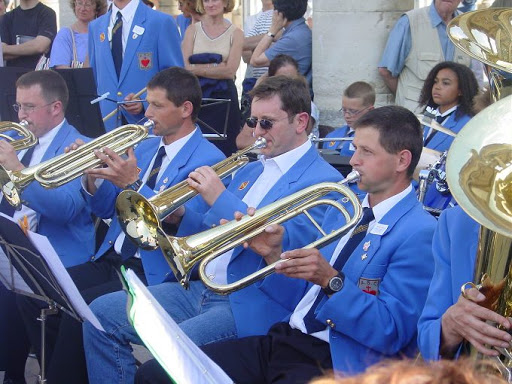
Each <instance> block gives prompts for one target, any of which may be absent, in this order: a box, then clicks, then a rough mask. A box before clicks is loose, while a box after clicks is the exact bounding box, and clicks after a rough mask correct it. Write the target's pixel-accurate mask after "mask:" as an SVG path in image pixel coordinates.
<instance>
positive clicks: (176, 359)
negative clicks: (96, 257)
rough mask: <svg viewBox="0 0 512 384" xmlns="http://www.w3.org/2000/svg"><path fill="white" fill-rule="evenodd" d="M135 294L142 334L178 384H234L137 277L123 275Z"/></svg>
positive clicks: (133, 315)
mask: <svg viewBox="0 0 512 384" xmlns="http://www.w3.org/2000/svg"><path fill="white" fill-rule="evenodd" d="M123 274H124V278H125V281H126V283H127V284H128V286H129V288H130V290H131V292H132V293H133V295H134V302H133V304H132V306H131V307H130V308H129V309H128V311H129V316H128V317H129V319H130V320H131V322H132V324H133V326H134V328H135V330H136V331H137V333H138V335H139V336H140V338H141V339H142V341H144V344H145V345H146V347H147V348H148V349H149V350H150V351H151V353H152V354H153V356H154V357H155V358H156V359H157V360H158V362H159V363H160V364H161V365H162V367H163V368H164V369H165V371H166V372H167V373H168V374H170V373H172V375H170V376H171V378H172V380H174V381H175V382H176V383H177V384H182V383H183V384H185V383H186V384H188V383H196V384H232V383H233V380H231V379H230V378H229V376H228V375H227V374H226V373H225V372H224V371H223V370H222V369H221V368H220V367H219V366H218V365H217V364H216V363H215V362H214V361H213V360H212V359H210V358H209V357H208V356H207V355H206V354H205V353H204V352H203V351H201V349H199V347H198V346H197V345H195V344H194V343H193V342H192V340H190V339H189V338H188V336H187V335H186V334H185V333H184V332H183V331H182V330H181V328H180V327H179V326H178V324H176V322H175V321H174V320H173V319H172V318H171V317H170V316H169V314H168V313H167V312H165V310H164V309H163V308H162V306H161V305H160V304H159V303H158V302H157V301H156V300H155V298H154V297H153V295H151V293H150V292H149V291H148V289H147V288H146V287H145V286H144V284H142V282H141V281H140V280H139V278H138V277H137V275H136V274H135V273H134V272H133V271H131V270H129V269H128V270H127V271H126V272H124V273H123Z"/></svg>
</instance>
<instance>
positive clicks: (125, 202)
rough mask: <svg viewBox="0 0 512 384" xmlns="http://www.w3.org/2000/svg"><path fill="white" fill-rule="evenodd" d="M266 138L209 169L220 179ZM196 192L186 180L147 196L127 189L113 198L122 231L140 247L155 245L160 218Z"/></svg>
mask: <svg viewBox="0 0 512 384" xmlns="http://www.w3.org/2000/svg"><path fill="white" fill-rule="evenodd" d="M266 145H267V141H266V140H265V138H263V137H259V138H258V139H257V140H256V141H255V142H254V144H252V145H250V146H248V147H246V148H244V149H242V150H240V151H238V152H236V153H234V154H233V155H231V156H230V157H228V158H227V159H224V160H222V161H221V162H219V163H217V164H215V165H214V166H213V167H212V168H213V170H214V171H215V172H216V173H217V175H218V176H219V177H220V178H221V179H223V178H225V177H227V176H229V175H231V174H232V173H234V172H235V171H236V170H238V169H240V168H241V167H243V166H244V165H245V164H247V163H248V162H249V159H248V158H247V156H245V155H246V154H247V153H249V152H252V151H254V150H256V149H261V148H264V147H265V146H266ZM196 195H197V191H196V190H195V189H193V188H191V187H190V186H189V185H188V183H187V181H186V180H183V181H182V182H180V183H178V184H176V185H174V186H173V187H171V188H168V189H166V190H164V191H162V192H160V193H159V194H157V195H155V196H153V197H151V198H149V199H147V198H145V197H144V196H143V195H141V194H140V193H138V192H135V191H130V190H126V191H123V192H121V193H120V194H119V196H118V197H117V200H116V213H117V217H118V219H119V223H120V225H121V228H122V230H123V231H124V233H125V234H126V236H127V237H128V238H129V239H130V240H131V241H133V242H134V243H135V245H137V246H138V247H139V248H142V249H145V250H154V249H157V248H158V241H157V229H158V227H159V226H161V225H162V220H163V219H164V218H166V217H167V216H169V215H170V214H171V213H172V212H174V211H175V210H176V209H177V208H179V207H180V206H182V205H183V204H185V203H186V202H187V201H189V200H190V199H192V198H193V197H194V196H196Z"/></svg>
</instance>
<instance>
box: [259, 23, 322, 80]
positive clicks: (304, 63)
mask: <svg viewBox="0 0 512 384" xmlns="http://www.w3.org/2000/svg"><path fill="white" fill-rule="evenodd" d="M279 54H285V55H289V56H291V57H293V58H294V59H295V60H297V63H299V72H300V73H301V74H302V75H304V77H306V79H307V80H308V83H309V84H310V86H311V80H312V71H311V62H312V56H313V53H312V34H311V29H309V27H308V26H307V24H306V20H305V19H304V18H303V17H301V18H300V19H297V20H294V21H292V22H291V23H290V25H289V26H288V27H286V28H285V29H284V32H283V36H281V38H280V39H279V40H277V41H276V42H275V43H274V44H272V45H271V46H270V48H268V49H267V50H266V51H265V56H267V58H268V59H269V60H272V59H273V58H274V57H276V56H277V55H279Z"/></svg>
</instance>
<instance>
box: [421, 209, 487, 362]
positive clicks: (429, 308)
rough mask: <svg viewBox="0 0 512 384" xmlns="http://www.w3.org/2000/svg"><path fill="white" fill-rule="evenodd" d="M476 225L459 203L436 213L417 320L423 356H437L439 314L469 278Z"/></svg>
mask: <svg viewBox="0 0 512 384" xmlns="http://www.w3.org/2000/svg"><path fill="white" fill-rule="evenodd" d="M479 230H480V225H478V223H477V222H476V221H474V220H473V219H471V218H470V217H469V216H468V215H467V214H466V213H465V212H464V211H463V210H462V208H460V207H459V206H457V207H454V208H450V209H447V210H446V211H444V212H443V213H442V214H441V216H440V217H439V222H438V225H437V229H436V232H435V234H434V242H433V246H432V249H433V252H434V264H435V270H434V276H435V278H434V279H433V280H432V282H431V284H430V288H429V290H428V296H427V302H426V304H425V308H424V309H423V313H422V314H421V317H420V320H419V322H418V346H419V348H420V351H421V354H422V355H423V358H424V359H428V360H437V359H439V358H440V357H441V356H440V355H439V347H440V342H441V317H442V316H443V314H444V313H445V312H446V310H447V309H448V308H449V307H451V306H452V305H453V304H455V303H456V302H457V300H458V299H459V296H460V287H461V286H462V284H464V283H466V282H468V281H473V275H474V267H475V260H476V252H477V247H478V234H479Z"/></svg>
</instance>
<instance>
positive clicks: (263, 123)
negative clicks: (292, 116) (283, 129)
mask: <svg viewBox="0 0 512 384" xmlns="http://www.w3.org/2000/svg"><path fill="white" fill-rule="evenodd" d="M284 119H288V116H286V117H283V118H281V119H276V120H269V119H261V120H258V119H257V118H256V117H248V118H247V120H245V123H246V124H247V126H248V127H249V128H256V126H257V125H258V122H259V123H260V127H261V129H264V130H265V131H268V130H270V129H272V127H273V126H274V123H275V122H277V121H279V120H284Z"/></svg>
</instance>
